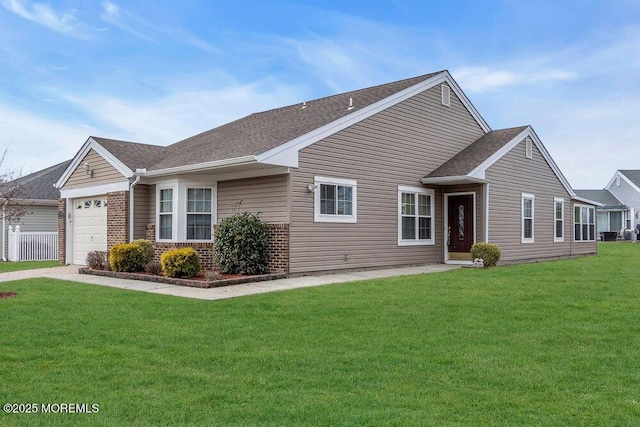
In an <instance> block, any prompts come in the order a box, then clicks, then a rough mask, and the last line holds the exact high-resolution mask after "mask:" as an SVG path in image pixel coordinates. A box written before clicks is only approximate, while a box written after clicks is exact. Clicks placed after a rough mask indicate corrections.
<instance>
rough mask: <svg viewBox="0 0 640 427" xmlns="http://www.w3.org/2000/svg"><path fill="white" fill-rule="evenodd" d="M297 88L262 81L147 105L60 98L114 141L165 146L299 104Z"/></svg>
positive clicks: (185, 94) (95, 97)
mask: <svg viewBox="0 0 640 427" xmlns="http://www.w3.org/2000/svg"><path fill="white" fill-rule="evenodd" d="M300 93H301V89H300V88H296V87H295V86H288V85H283V84H280V83H279V82H276V81H273V80H266V81H261V82H256V83H251V84H244V85H239V84H236V85H231V86H229V87H228V88H227V89H224V90H204V89H192V90H183V91H181V92H176V93H173V94H170V95H168V96H166V97H163V98H158V99H154V100H149V101H129V100H124V99H118V98H114V97H112V96H109V95H105V94H93V95H88V96H77V95H60V96H63V97H64V99H66V100H67V101H69V102H71V103H73V104H74V105H75V106H76V107H79V108H81V109H83V110H85V111H86V112H87V114H91V115H92V116H93V117H94V118H95V119H96V120H98V121H99V122H100V123H102V124H104V126H103V127H104V128H105V129H108V130H109V134H107V135H104V134H103V135H99V136H105V137H111V138H115V139H127V140H133V141H137V142H143V143H148V144H157V145H167V144H170V143H174V142H177V141H179V140H181V139H184V138H187V137H190V136H192V135H195V134H197V133H199V132H203V131H205V130H209V129H212V128H214V127H216V126H219V125H222V124H224V123H227V122H230V121H232V120H235V119H238V118H240V117H243V116H245V115H248V114H251V113H254V112H257V111H263V110H267V109H270V108H276V107H281V106H283V105H287V104H292V103H294V102H299V101H301V99H302V98H303V97H302V96H301V95H300Z"/></svg>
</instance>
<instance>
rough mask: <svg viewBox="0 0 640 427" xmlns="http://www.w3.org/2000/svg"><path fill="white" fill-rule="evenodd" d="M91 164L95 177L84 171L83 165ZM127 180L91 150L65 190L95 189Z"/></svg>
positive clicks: (65, 185)
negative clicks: (95, 187)
mask: <svg viewBox="0 0 640 427" xmlns="http://www.w3.org/2000/svg"><path fill="white" fill-rule="evenodd" d="M85 163H89V165H91V170H93V177H90V176H89V175H87V173H86V172H85V171H84V169H83V165H84V164H85ZM125 180H126V178H125V177H124V176H123V175H122V174H121V173H120V172H118V170H117V169H116V168H114V167H113V166H111V164H109V162H107V161H106V160H105V159H104V158H103V157H102V156H101V155H100V154H98V153H97V152H95V151H94V150H93V149H92V150H89V152H88V153H87V155H86V156H85V157H84V158H83V159H82V161H81V162H80V163H79V164H78V167H77V168H76V170H74V171H73V173H72V174H71V176H70V177H69V179H68V180H67V182H66V183H65V184H64V187H63V188H62V189H63V190H68V189H70V188H80V187H93V186H95V185H103V184H113V183H116V182H123V181H125Z"/></svg>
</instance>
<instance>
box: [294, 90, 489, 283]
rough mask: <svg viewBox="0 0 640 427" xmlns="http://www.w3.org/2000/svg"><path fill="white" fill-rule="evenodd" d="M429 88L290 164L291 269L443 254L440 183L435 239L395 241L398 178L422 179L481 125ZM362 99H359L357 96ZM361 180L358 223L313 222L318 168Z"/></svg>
mask: <svg viewBox="0 0 640 427" xmlns="http://www.w3.org/2000/svg"><path fill="white" fill-rule="evenodd" d="M440 96H441V95H440V86H438V87H435V88H432V89H429V90H427V91H425V92H423V93H421V94H419V95H416V96H414V97H412V98H410V99H408V100H406V101H403V102H401V103H399V104H397V105H395V106H393V107H391V108H389V109H387V110H385V111H382V112H380V113H378V114H376V115H374V116H372V117H370V118H368V119H366V120H363V121H362V122H360V123H358V124H356V125H353V126H351V127H349V128H347V129H344V130H342V131H340V132H338V133H336V134H334V135H332V136H330V137H328V138H326V139H324V140H322V141H319V142H317V143H315V144H313V145H311V146H309V147H307V148H305V149H303V150H301V152H300V156H299V168H298V169H295V170H294V171H293V172H292V197H293V203H292V221H291V229H290V254H291V260H290V261H291V264H290V271H291V272H292V273H296V272H305V271H317V270H333V269H345V268H366V267H381V266H390V265H403V264H423V263H437V262H443V253H444V248H443V237H442V236H443V221H442V213H443V206H442V191H441V190H440V189H438V188H436V189H435V205H434V219H435V221H433V222H432V228H433V230H434V235H435V245H427V246H398V185H402V186H414V187H420V186H421V183H420V179H421V178H422V177H423V176H425V175H427V174H428V173H429V172H431V171H432V170H434V169H435V168H437V167H438V166H440V165H441V164H442V163H444V162H445V161H446V160H448V159H450V158H451V157H452V156H453V155H454V154H456V153H457V152H459V151H460V150H462V149H463V148H464V147H466V146H467V145H469V144H470V143H471V142H473V141H475V140H476V139H477V138H479V137H480V136H481V135H482V134H483V131H482V129H481V128H480V127H479V125H478V124H477V122H476V121H475V120H474V119H473V118H472V116H471V114H470V113H469V112H468V111H467V110H466V109H465V108H464V106H463V105H462V103H461V102H460V100H459V99H458V98H457V97H455V95H454V94H453V93H452V97H451V107H445V106H443V105H441V98H440ZM354 101H355V102H357V100H354ZM316 175H318V176H324V177H332V178H345V179H352V180H356V181H357V224H342V223H314V214H313V208H314V206H313V204H314V202H313V198H314V196H313V193H311V192H309V191H308V188H307V187H308V185H309V184H313V182H314V176H316Z"/></svg>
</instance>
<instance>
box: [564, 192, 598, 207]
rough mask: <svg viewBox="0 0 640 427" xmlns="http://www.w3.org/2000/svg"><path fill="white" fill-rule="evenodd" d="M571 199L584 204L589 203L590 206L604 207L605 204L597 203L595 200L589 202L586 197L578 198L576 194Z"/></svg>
mask: <svg viewBox="0 0 640 427" xmlns="http://www.w3.org/2000/svg"><path fill="white" fill-rule="evenodd" d="M571 198H572V199H573V200H576V201H578V202H584V203H589V204H590V205H596V206H600V207H602V206H604V203H600V202H596V201H594V200H589V199H585V198H584V197H578V196H576V195H575V193H574V194H573V195H572V196H571Z"/></svg>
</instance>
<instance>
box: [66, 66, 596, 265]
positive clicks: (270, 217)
mask: <svg viewBox="0 0 640 427" xmlns="http://www.w3.org/2000/svg"><path fill="white" fill-rule="evenodd" d="M56 186H57V187H58V188H59V189H60V190H61V197H62V199H61V202H60V205H59V209H60V215H59V218H60V223H59V229H60V233H61V236H64V237H63V239H64V241H66V244H65V246H64V248H61V251H60V254H61V261H63V262H66V263H74V264H84V263H85V259H86V255H87V253H88V252H89V251H92V250H106V249H107V248H108V247H110V246H112V245H113V244H115V243H119V242H126V241H130V240H133V239H138V238H148V239H150V240H152V241H153V242H154V246H155V249H156V258H158V257H159V256H160V254H161V253H162V252H163V251H165V250H167V249H169V248H173V247H180V246H192V247H194V248H196V250H197V251H198V252H199V253H200V256H201V259H202V260H203V264H204V265H205V266H206V267H207V268H210V267H212V266H213V260H212V254H213V243H212V238H213V237H212V236H213V232H214V226H215V224H216V223H218V222H219V221H220V220H221V219H223V218H225V217H227V216H229V215H232V214H233V213H234V212H236V211H237V209H240V210H242V211H250V212H260V217H261V218H262V219H263V220H264V221H266V222H267V223H268V224H269V227H268V240H269V251H270V269H271V271H274V272H275V271H278V272H282V271H284V272H289V273H305V272H313V271H330V270H340V269H351V268H368V267H386V266H398V265H408V264H424V263H443V262H444V263H471V255H470V248H471V245H472V244H473V243H475V242H480V241H489V242H492V243H496V244H497V245H499V246H500V248H501V250H502V261H503V262H506V263H509V262H519V261H530V260H541V259H552V258H561V257H569V256H574V255H581V254H593V253H595V252H596V233H595V205H594V204H593V203H592V202H590V201H589V200H588V199H582V198H579V197H577V196H576V194H575V193H574V191H573V189H572V188H571V186H570V185H569V183H568V182H567V180H566V179H565V177H564V176H563V175H562V173H561V172H560V170H559V169H558V167H557V165H556V164H555V162H554V161H553V159H552V158H551V156H550V155H549V153H548V152H547V150H546V149H545V147H544V146H543V144H542V142H541V141H540V139H539V138H538V136H537V135H536V133H535V132H534V131H533V129H532V128H531V127H530V126H522V127H517V128H511V129H502V130H491V128H490V127H489V125H488V124H487V123H486V122H485V120H484V119H483V118H482V116H481V115H480V113H479V112H478V111H477V110H476V109H475V107H474V106H473V105H472V104H471V102H470V101H469V99H468V98H467V97H466V96H465V94H464V93H463V92H462V90H461V89H460V88H459V87H458V84H457V83H456V82H455V81H454V79H453V78H452V77H451V75H450V74H449V72H448V71H441V72H436V73H432V74H427V75H423V76H419V77H414V78H411V79H406V80H400V81H397V82H393V83H388V84H383V85H379V86H374V87H370V88H366V89H361V90H355V91H352V92H347V93H342V94H338V95H334V96H328V97H325V98H321V99H317V100H313V101H306V102H302V103H299V104H296V105H291V106H288V107H283V108H278V109H274V110H269V111H264V112H261V113H255V114H251V115H249V116H247V117H244V118H242V119H239V120H236V121H234V122H231V123H228V124H226V125H223V126H220V127H218V128H215V129H212V130H210V131H207V132H204V133H201V134H199V135H196V136H193V137H191V138H188V139H185V140H183V141H180V142H177V143H175V144H173V145H170V146H167V147H160V146H155V145H148V144H138V143H132V142H124V141H115V140H110V139H104V138H97V137H90V138H88V140H87V141H86V142H85V143H84V145H83V146H82V147H81V148H80V150H79V151H78V153H77V154H76V156H75V157H74V158H73V161H72V162H71V164H70V165H69V167H67V169H66V170H65V172H64V173H63V174H62V176H61V177H60V179H59V180H58V182H57V183H56ZM238 206H239V207H238Z"/></svg>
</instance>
